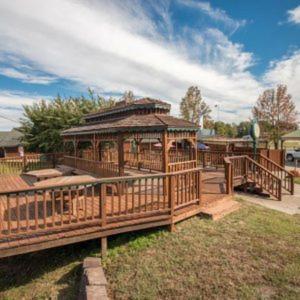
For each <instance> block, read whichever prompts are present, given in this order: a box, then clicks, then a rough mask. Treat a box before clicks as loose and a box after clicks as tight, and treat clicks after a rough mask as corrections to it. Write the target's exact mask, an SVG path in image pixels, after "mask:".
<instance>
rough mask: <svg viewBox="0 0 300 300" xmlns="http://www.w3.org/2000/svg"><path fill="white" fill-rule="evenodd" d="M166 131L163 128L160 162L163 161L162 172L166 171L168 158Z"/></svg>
mask: <svg viewBox="0 0 300 300" xmlns="http://www.w3.org/2000/svg"><path fill="white" fill-rule="evenodd" d="M168 152H169V149H168V132H167V131H166V130H165V131H164V132H163V134H162V159H163V161H162V163H163V172H164V173H168V172H169V170H168V167H169V160H168Z"/></svg>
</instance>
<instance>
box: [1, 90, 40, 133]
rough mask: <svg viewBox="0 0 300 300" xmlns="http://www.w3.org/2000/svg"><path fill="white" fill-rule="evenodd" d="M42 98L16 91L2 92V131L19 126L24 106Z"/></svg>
mask: <svg viewBox="0 0 300 300" xmlns="http://www.w3.org/2000/svg"><path fill="white" fill-rule="evenodd" d="M40 98H41V97H39V96H32V95H27V94H25V93H20V92H14V91H0V130H10V129H11V128H13V127H17V126H19V119H20V118H21V117H22V116H23V105H30V104H33V103H34V102H37V101H38V100H39V99H40Z"/></svg>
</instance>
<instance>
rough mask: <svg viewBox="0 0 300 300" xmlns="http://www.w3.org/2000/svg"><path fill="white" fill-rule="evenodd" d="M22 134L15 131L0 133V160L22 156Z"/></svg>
mask: <svg viewBox="0 0 300 300" xmlns="http://www.w3.org/2000/svg"><path fill="white" fill-rule="evenodd" d="M21 137H22V134H21V133H20V132H19V131H17V130H14V129H13V130H11V131H0V158H3V157H11V156H20V157H22V156H23V155H24V149H23V146H22V142H21Z"/></svg>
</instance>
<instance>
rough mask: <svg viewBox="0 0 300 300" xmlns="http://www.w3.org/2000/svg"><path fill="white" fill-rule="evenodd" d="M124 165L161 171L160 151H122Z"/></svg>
mask: <svg viewBox="0 0 300 300" xmlns="http://www.w3.org/2000/svg"><path fill="white" fill-rule="evenodd" d="M124 161H125V165H126V166H128V167H133V168H138V169H148V170H150V171H151V170H154V171H162V153H161V151H160V152H158V151H142V152H139V153H138V152H137V153H135V152H130V151H126V152H124Z"/></svg>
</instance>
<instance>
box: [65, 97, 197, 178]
mask: <svg viewBox="0 0 300 300" xmlns="http://www.w3.org/2000/svg"><path fill="white" fill-rule="evenodd" d="M170 108H171V106H170V105H169V104H168V103H166V102H163V101H160V100H155V99H150V98H142V99H139V100H136V101H133V102H126V101H120V102H118V103H117V104H116V105H115V106H114V107H113V108H110V109H106V110H101V111H99V112H97V113H93V114H89V115H86V116H85V117H84V125H82V126H79V127H74V128H70V129H68V130H65V131H64V132H63V134H62V135H63V139H64V152H65V155H64V164H66V165H69V166H72V167H74V168H76V169H79V170H83V171H86V172H89V173H94V174H97V175H99V176H101V177H113V176H123V175H124V174H125V172H124V168H125V167H126V166H128V167H136V168H138V169H143V170H151V171H152V170H155V171H160V172H173V171H179V170H184V169H192V168H195V167H196V162H197V161H196V160H197V137H196V134H197V130H198V126H197V125H196V124H194V123H191V122H188V121H186V120H183V119H179V118H175V117H173V116H170V115H169V113H170Z"/></svg>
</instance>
